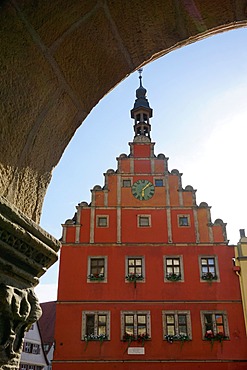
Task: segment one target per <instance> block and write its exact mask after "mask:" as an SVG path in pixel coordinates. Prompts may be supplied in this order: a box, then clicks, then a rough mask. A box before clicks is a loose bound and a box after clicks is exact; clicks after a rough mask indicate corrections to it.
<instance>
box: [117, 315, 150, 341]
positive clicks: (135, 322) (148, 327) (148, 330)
mask: <svg viewBox="0 0 247 370" xmlns="http://www.w3.org/2000/svg"><path fill="white" fill-rule="evenodd" d="M126 315H133V316H134V336H135V338H137V316H138V315H145V316H146V318H147V321H146V328H147V334H148V336H149V339H151V315H150V311H121V339H123V337H124V334H125V320H124V319H125V316H126Z"/></svg>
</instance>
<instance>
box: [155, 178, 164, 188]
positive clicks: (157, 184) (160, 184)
mask: <svg viewBox="0 0 247 370" xmlns="http://www.w3.org/2000/svg"><path fill="white" fill-rule="evenodd" d="M155 186H157V187H160V186H163V179H155Z"/></svg>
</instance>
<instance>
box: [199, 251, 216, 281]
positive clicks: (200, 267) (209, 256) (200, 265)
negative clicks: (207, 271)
mask: <svg viewBox="0 0 247 370" xmlns="http://www.w3.org/2000/svg"><path fill="white" fill-rule="evenodd" d="M203 258H213V259H214V266H215V273H216V276H217V278H216V279H212V280H207V279H203V278H202V276H203V273H202V263H201V260H202V259H203ZM198 259H199V269H200V282H203V283H207V282H214V283H217V282H219V281H220V273H219V264H218V256H216V255H199V256H198Z"/></svg>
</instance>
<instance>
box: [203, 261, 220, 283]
mask: <svg viewBox="0 0 247 370" xmlns="http://www.w3.org/2000/svg"><path fill="white" fill-rule="evenodd" d="M199 259H200V260H199V262H200V270H201V281H213V280H217V279H218V268H217V259H216V257H214V256H200V257H199Z"/></svg>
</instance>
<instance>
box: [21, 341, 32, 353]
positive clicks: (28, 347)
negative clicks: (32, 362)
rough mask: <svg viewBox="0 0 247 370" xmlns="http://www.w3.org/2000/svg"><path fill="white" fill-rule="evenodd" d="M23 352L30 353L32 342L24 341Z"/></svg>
mask: <svg viewBox="0 0 247 370" xmlns="http://www.w3.org/2000/svg"><path fill="white" fill-rule="evenodd" d="M23 348H24V352H25V353H32V343H31V342H24V347H23Z"/></svg>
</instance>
